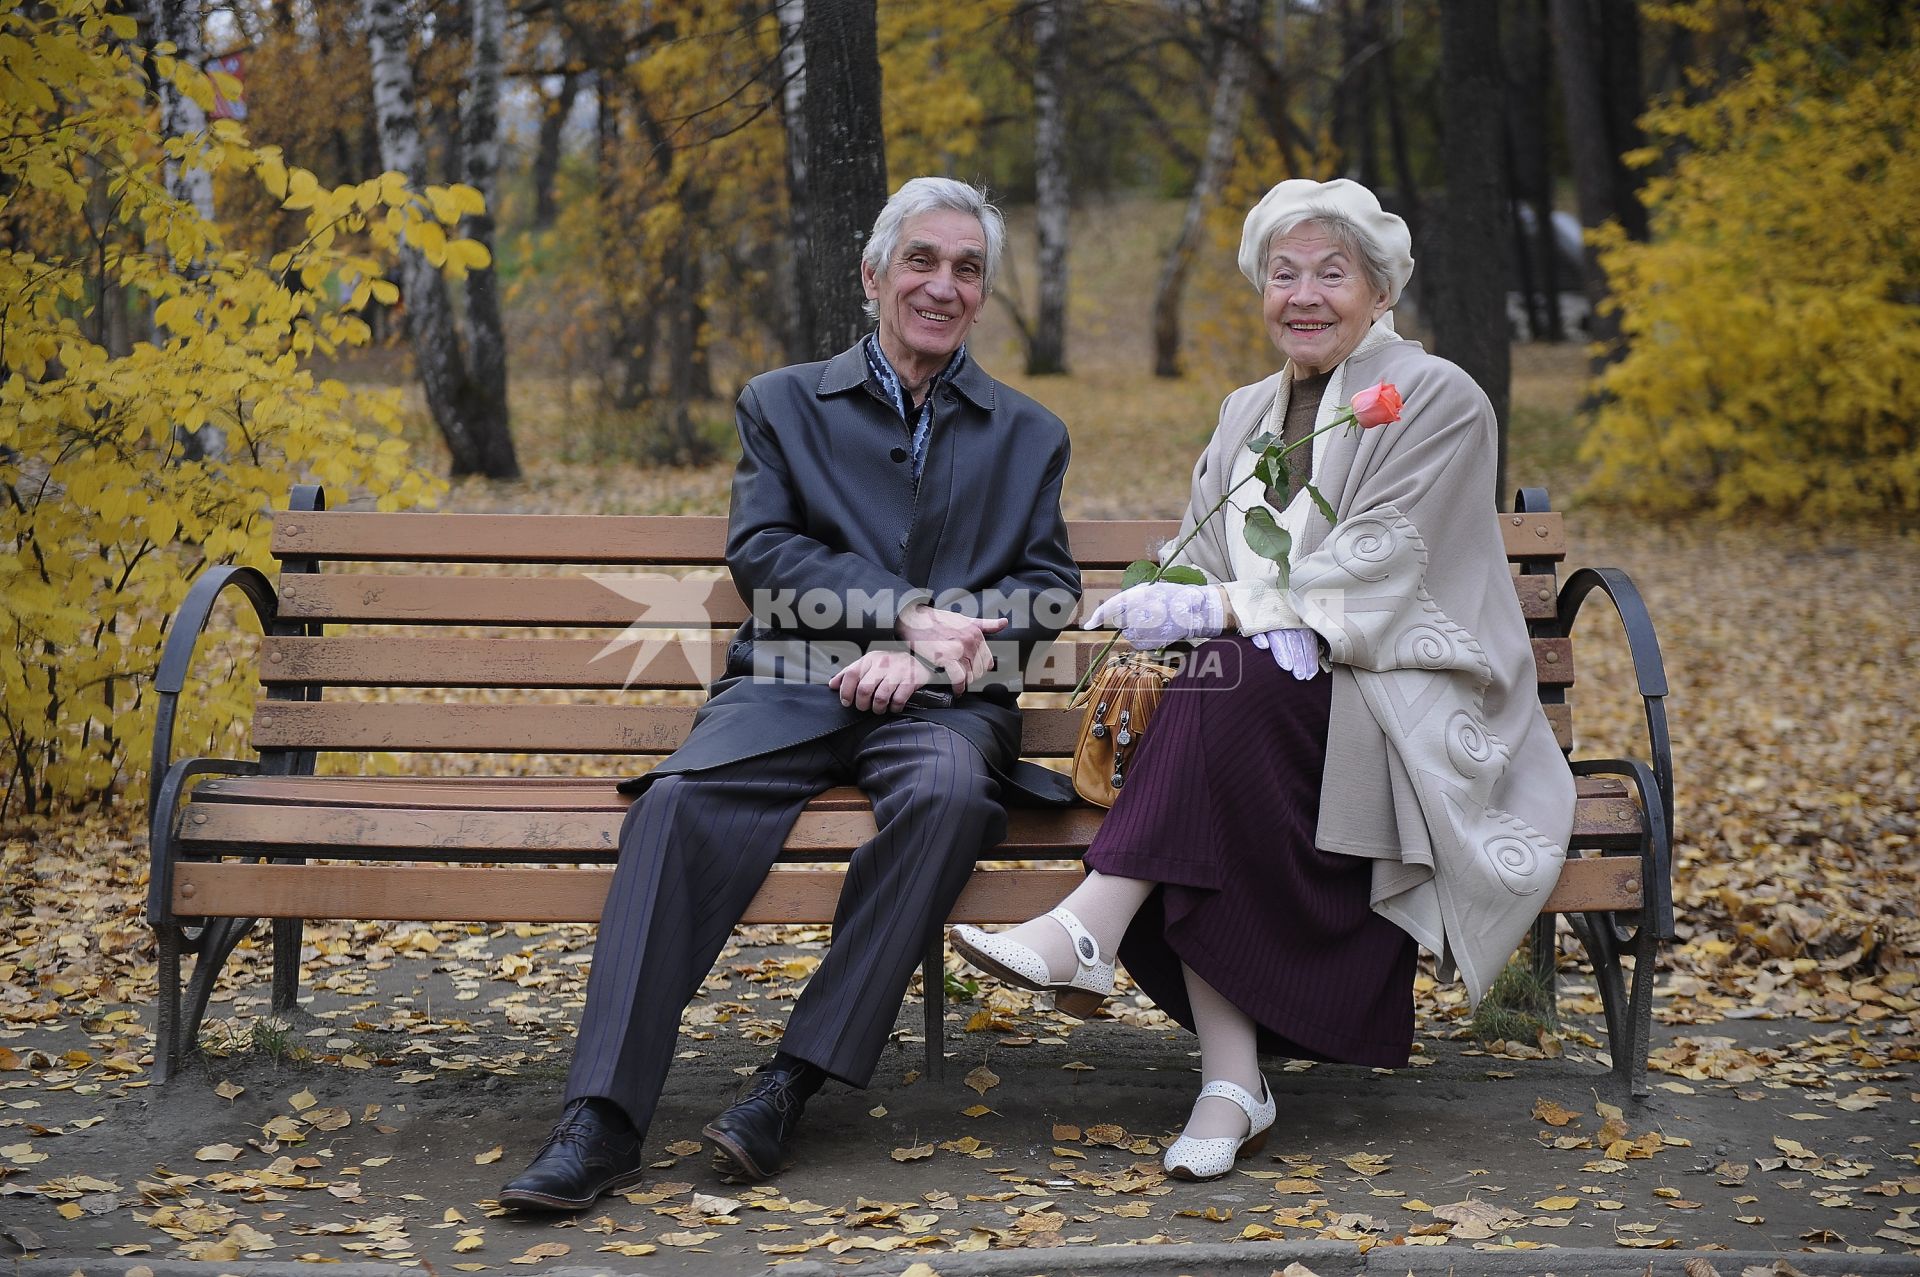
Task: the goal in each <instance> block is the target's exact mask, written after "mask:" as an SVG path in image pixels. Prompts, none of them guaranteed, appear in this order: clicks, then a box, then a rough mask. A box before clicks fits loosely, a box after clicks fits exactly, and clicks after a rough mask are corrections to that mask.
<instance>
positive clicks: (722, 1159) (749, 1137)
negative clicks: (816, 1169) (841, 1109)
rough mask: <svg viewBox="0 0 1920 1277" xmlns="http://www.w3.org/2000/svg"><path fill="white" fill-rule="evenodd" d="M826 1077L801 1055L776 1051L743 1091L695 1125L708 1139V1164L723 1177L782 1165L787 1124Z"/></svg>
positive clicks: (774, 1170)
mask: <svg viewBox="0 0 1920 1277" xmlns="http://www.w3.org/2000/svg"><path fill="white" fill-rule="evenodd" d="M826 1078H827V1075H826V1074H825V1073H823V1072H821V1071H820V1069H819V1068H818V1067H816V1066H815V1065H812V1064H808V1063H807V1062H806V1061H805V1060H795V1059H792V1058H791V1057H786V1056H776V1057H775V1058H774V1061H773V1063H771V1064H769V1065H767V1066H766V1067H765V1068H763V1069H761V1070H760V1071H759V1072H758V1073H756V1074H754V1075H753V1085H752V1086H751V1087H749V1088H747V1093H746V1094H745V1095H743V1096H741V1097H740V1098H739V1099H737V1100H735V1101H734V1102H733V1106H732V1107H731V1108H729V1109H728V1110H727V1111H726V1112H724V1113H722V1114H721V1115H720V1116H719V1117H716V1118H714V1119H713V1120H712V1121H711V1122H709V1123H707V1124H706V1126H705V1127H703V1128H702V1129H701V1131H700V1133H701V1134H702V1135H704V1136H706V1137H707V1138H708V1139H710V1140H712V1141H713V1143H714V1153H713V1168H714V1169H715V1170H717V1171H719V1172H720V1174H721V1175H723V1176H725V1177H726V1178H728V1179H749V1180H766V1179H772V1178H773V1177H774V1176H775V1175H778V1174H779V1173H780V1171H781V1168H782V1167H784V1166H785V1165H786V1161H787V1143H788V1141H790V1140H791V1139H792V1138H793V1128H794V1127H796V1126H798V1125H799V1124H800V1114H801V1113H802V1112H803V1111H805V1109H806V1107H807V1101H808V1100H809V1099H811V1098H812V1097H813V1093H814V1092H815V1091H817V1090H819V1089H820V1084H821V1083H822V1082H824V1081H826Z"/></svg>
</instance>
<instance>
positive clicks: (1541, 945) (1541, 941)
mask: <svg viewBox="0 0 1920 1277" xmlns="http://www.w3.org/2000/svg"><path fill="white" fill-rule="evenodd" d="M1559 917H1560V916H1559V915H1558V914H1552V913H1543V914H1541V915H1540V916H1539V917H1538V918H1535V919H1534V920H1533V938H1532V940H1530V941H1529V942H1528V949H1527V953H1528V957H1529V958H1530V959H1531V960H1532V965H1533V978H1534V979H1536V980H1538V981H1539V982H1540V986H1541V988H1542V989H1544V990H1545V991H1546V995H1547V1015H1548V1017H1549V1018H1550V1019H1552V1020H1554V1021H1555V1022H1558V1021H1559V1019H1560V984H1559V958H1560V952H1559V949H1560V942H1559V933H1558V929H1557V926H1556V924H1557V923H1558V921H1559Z"/></svg>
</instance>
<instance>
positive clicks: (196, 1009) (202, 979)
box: [176, 918, 256, 1064]
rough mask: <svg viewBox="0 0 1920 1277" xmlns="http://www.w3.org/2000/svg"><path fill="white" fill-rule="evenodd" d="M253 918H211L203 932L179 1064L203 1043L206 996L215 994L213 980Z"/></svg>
mask: <svg viewBox="0 0 1920 1277" xmlns="http://www.w3.org/2000/svg"><path fill="white" fill-rule="evenodd" d="M255 921H256V920H255V919H253V918H209V919H208V920H207V923H206V928H205V930H203V931H202V932H201V934H200V956H199V958H198V959H197V960H195V962H194V964H193V980H192V982H191V983H190V984H188V986H187V1004H186V1008H185V1014H184V1016H183V1017H182V1018H181V1020H180V1027H181V1030H182V1031H181V1033H180V1035H179V1044H180V1045H179V1048H178V1052H177V1061H176V1062H177V1063H181V1064H184V1063H185V1062H186V1057H187V1053H188V1052H189V1051H192V1050H193V1049H195V1048H196V1047H197V1046H198V1045H199V1043H200V1021H201V1020H203V1019H204V1018H206V1014H207V999H208V998H210V997H212V996H213V982H214V981H215V980H217V979H219V978H220V968H222V967H224V966H226V965H227V955H229V954H231V953H232V952H233V946H235V945H237V944H239V943H240V941H241V940H242V939H243V938H244V937H245V936H246V934H247V932H248V931H250V930H251V929H252V928H253V924H254V922H255Z"/></svg>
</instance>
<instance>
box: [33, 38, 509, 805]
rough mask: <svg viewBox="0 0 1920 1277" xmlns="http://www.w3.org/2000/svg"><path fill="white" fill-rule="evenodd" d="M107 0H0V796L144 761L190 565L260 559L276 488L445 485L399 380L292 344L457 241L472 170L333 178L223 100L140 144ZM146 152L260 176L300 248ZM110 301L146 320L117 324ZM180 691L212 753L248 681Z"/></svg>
mask: <svg viewBox="0 0 1920 1277" xmlns="http://www.w3.org/2000/svg"><path fill="white" fill-rule="evenodd" d="M119 8H120V6H117V5H114V4H111V3H109V0H49V2H48V3H43V4H36V5H31V6H5V7H4V8H0V64H4V66H5V67H6V74H5V75H0V727H4V729H5V732H6V742H5V747H4V750H5V755H4V761H3V762H0V807H5V808H10V809H15V810H18V809H25V810H46V809H49V808H53V807H57V806H60V805H63V804H71V803H76V802H81V801H87V800H90V799H97V800H100V801H105V800H106V798H107V797H108V796H109V795H111V794H112V793H114V792H116V791H118V790H119V789H120V788H121V787H123V786H125V785H127V784H128V783H129V782H133V781H135V780H137V779H138V778H140V777H141V776H142V775H143V774H144V772H145V767H146V760H147V755H148V751H149V749H150V743H151V739H152V732H153V705H152V697H151V695H150V694H149V691H148V687H149V680H150V677H151V675H152V673H153V671H154V668H155V666H156V665H157V663H158V659H159V653H160V648H161V644H162V642H163V640H164V638H165V635H166V631H167V627H168V624H169V622H170V619H171V617H172V615H173V613H174V610H175V609H176V607H177V606H178V605H179V603H180V600H181V599H182V597H183V596H184V595H185V593H186V591H187V588H188V586H189V585H190V584H191V583H192V581H193V580H194V578H195V577H196V576H197V575H198V574H199V573H201V572H202V571H204V570H205V569H207V568H208V567H209V566H211V565H215V564H222V563H234V562H240V563H252V564H256V565H260V566H267V540H268V535H269V531H270V524H269V518H268V514H269V512H270V511H271V510H272V509H273V508H275V507H283V506H284V505H285V504H286V500H287V496H288V492H289V488H290V487H291V485H292V484H294V483H296V482H318V483H321V484H324V485H325V486H326V488H327V490H328V493H329V494H330V497H331V498H332V500H333V501H334V503H336V504H337V503H339V502H340V501H342V500H344V499H347V498H356V499H358V500H360V501H362V502H364V503H368V504H372V505H376V506H378V507H380V508H384V509H396V508H401V507H408V506H416V505H421V504H430V503H431V502H432V500H433V499H434V498H435V497H436V496H437V493H438V491H439V489H440V488H441V486H442V485H441V483H440V481H439V480H437V479H435V478H433V477H432V476H430V475H429V474H427V473H425V472H423V471H422V470H420V469H419V468H418V467H417V466H416V465H415V463H414V461H413V458H412V457H411V455H410V453H409V450H408V445H407V444H406V442H405V441H404V440H403V439H402V438H401V437H400V433H399V404H398V397H397V395H396V394H395V393H392V392H385V393H371V392H368V391H365V390H361V389H354V388H349V387H348V386H346V385H344V384H342V383H341V382H339V381H335V380H328V379H323V378H318V377H316V376H315V375H314V374H313V372H312V371H310V369H309V368H308V367H307V365H306V362H305V360H306V357H307V356H310V355H331V354H334V353H335V352H337V351H339V350H340V349H342V348H343V347H348V346H354V345H358V344H361V343H363V342H365V341H366V339H367V336H368V330H367V326H366V324H365V322H364V321H363V320H362V319H361V318H360V316H359V315H358V314H357V313H356V312H358V311H359V310H360V308H361V307H363V306H364V305H365V304H366V303H367V302H368V301H369V300H373V299H377V300H380V301H382V302H392V301H394V300H395V299H396V298H397V296H398V290H397V289H396V288H395V287H394V285H393V284H392V283H390V282H389V281H387V280H386V279H385V278H383V265H382V263H383V259H384V257H385V255H386V253H387V251H388V250H390V249H392V248H393V247H395V246H396V245H397V244H399V243H401V242H407V243H413V244H416V245H420V246H422V247H423V248H427V247H428V246H429V245H430V246H431V248H430V249H429V251H433V252H436V253H437V254H438V255H439V256H440V257H441V259H442V260H443V261H444V263H445V265H446V267H447V270H448V273H449V274H457V273H458V272H459V271H460V270H462V269H463V267H465V266H470V265H474V264H476V263H477V260H478V258H477V255H476V254H475V253H474V252H473V251H472V247H468V246H467V245H466V242H465V241H461V240H455V239H450V238H449V235H448V231H449V229H450V228H451V227H452V226H453V224H454V223H455V222H456V221H458V219H459V217H460V215H461V213H462V212H463V211H465V210H470V209H472V208H474V207H475V205H476V203H477V201H478V200H479V193H478V192H477V191H474V190H471V189H469V188H463V187H453V188H444V189H431V190H427V191H420V192H415V191H411V190H409V189H408V187H407V184H406V181H405V179H404V178H402V177H401V176H400V175H399V174H396V173H387V174H382V175H380V176H378V177H375V178H373V179H371V180H369V181H366V182H361V183H349V184H347V185H343V186H339V187H336V188H328V187H325V186H322V185H321V184H320V183H319V182H318V181H317V180H316V179H315V178H314V176H313V174H312V173H310V172H307V171H306V170H304V169H300V168H296V167H291V166H288V165H287V164H286V163H285V162H284V161H283V159H282V158H281V156H280V153H279V152H278V151H277V150H276V149H275V148H272V147H264V146H256V145H254V144H252V143H250V142H249V141H248V139H247V137H246V134H245V132H244V130H243V129H242V128H241V127H240V126H239V125H238V124H236V123H234V122H233V121H230V120H220V121H215V122H213V124H212V125H211V126H210V127H209V128H208V129H207V130H206V132H205V133H203V134H201V135H198V136H194V137H188V138H181V139H174V140H170V141H165V142H164V143H163V142H162V140H161V139H160V138H158V137H156V136H155V135H154V132H153V120H154V115H153V112H152V111H151V109H150V103H151V101H152V86H151V85H150V84H149V82H148V79H147V74H146V72H145V70H144V69H143V67H142V55H143V50H142V49H141V48H140V46H139V45H138V44H137V43H135V40H136V36H137V30H136V26H135V23H134V20H133V19H132V18H131V17H127V16H124V15H122V14H120V13H119V12H117V10H118V9H119ZM167 53H168V51H167V50H166V49H164V48H163V49H162V50H161V51H160V53H159V55H158V56H156V57H155V58H154V59H153V64H154V69H155V73H156V74H157V75H160V76H163V77H166V78H167V79H168V80H170V81H171V82H172V83H173V84H174V85H176V86H178V88H179V90H180V91H181V92H182V93H184V94H187V95H189V96H190V97H192V98H194V99H196V100H197V101H199V102H200V103H201V105H202V106H203V107H204V108H209V109H210V108H211V106H212V102H213V97H212V87H211V84H210V83H209V81H208V78H207V76H206V75H205V74H204V73H202V72H201V71H199V70H198V69H196V68H193V67H190V66H188V65H186V64H185V63H183V62H180V61H177V60H176V59H174V58H172V57H170V56H167ZM168 161H171V162H173V163H175V164H178V165H181V166H184V167H186V168H189V169H193V168H198V169H204V170H210V171H212V172H213V173H214V174H216V176H217V177H218V178H219V183H220V185H221V187H222V188H225V189H231V188H232V187H233V186H234V184H236V183H249V182H250V183H255V184H257V185H258V187H259V188H261V189H263V190H264V191H265V192H266V193H267V195H268V196H270V197H271V202H272V203H275V204H277V205H279V206H281V207H284V208H287V209H291V210H298V211H300V212H301V213H302V214H303V215H304V228H305V229H304V236H303V238H302V240H301V242H299V243H298V244H297V245H296V246H295V247H293V248H291V249H288V250H286V251H283V252H280V253H278V254H276V255H275V256H273V257H272V258H271V259H270V260H268V261H261V260H258V259H257V258H256V257H254V256H252V255H250V254H249V253H247V252H245V251H242V250H240V249H237V248H234V247H232V246H231V242H230V237H229V236H228V234H227V232H226V231H225V230H224V229H223V227H222V226H220V225H219V224H218V223H217V222H213V221H209V220H208V219H207V218H205V217H203V216H202V215H201V214H200V213H199V212H197V211H196V210H195V209H194V207H193V206H192V205H191V204H189V203H187V202H184V201H182V200H179V199H176V198H174V197H173V196H172V195H170V194H169V193H168V189H167V186H166V182H165V164H166V163H167V162H168ZM473 247H477V246H473ZM116 307H118V308H123V309H121V311H120V315H121V316H122V317H124V316H125V315H127V314H128V313H135V314H138V315H140V316H142V317H144V318H145V319H149V320H150V321H151V333H152V336H151V339H150V340H128V339H127V338H126V337H125V336H124V335H122V336H120V337H118V338H116V336H115V331H116V326H115V323H114V322H112V321H111V319H110V314H109V312H110V310H111V309H112V308H116ZM125 327H126V326H125V325H122V326H121V328H120V331H121V332H122V333H123V334H124V331H125ZM203 427H213V428H215V429H214V431H213V432H209V435H216V432H217V435H216V437H217V438H218V439H219V440H220V442H219V444H218V446H216V447H214V448H213V449H211V450H209V451H208V454H207V455H206V456H205V457H204V458H200V459H196V458H195V457H193V456H192V455H191V453H192V452H193V451H196V450H193V449H188V448H187V447H186V444H187V441H188V435H187V434H186V433H185V432H192V431H199V430H201V428H203ZM202 437H203V438H206V437H208V436H202ZM203 655H207V654H204V653H203ZM222 687H224V688H226V689H228V690H224V691H223V690H220V689H221V688H222ZM189 693H190V694H189V695H188V696H186V697H185V698H183V702H182V706H181V711H182V718H181V722H180V725H179V729H178V734H177V739H178V740H179V741H180V742H181V748H183V749H186V750H204V749H205V748H206V747H207V746H208V745H209V743H210V742H223V743H224V744H225V745H226V746H228V747H229V748H226V749H222V750H221V751H220V752H231V747H232V746H233V745H235V744H236V742H234V741H232V740H231V739H230V738H231V736H232V735H233V734H234V733H235V725H236V724H237V723H240V722H242V721H244V719H245V717H246V714H247V710H248V705H247V701H248V700H249V699H250V696H251V693H250V691H249V690H248V689H245V688H244V687H242V686H241V685H240V684H239V683H238V682H237V681H235V680H216V681H215V684H214V686H212V687H208V688H204V689H203V688H200V687H198V686H197V685H190V688H189Z"/></svg>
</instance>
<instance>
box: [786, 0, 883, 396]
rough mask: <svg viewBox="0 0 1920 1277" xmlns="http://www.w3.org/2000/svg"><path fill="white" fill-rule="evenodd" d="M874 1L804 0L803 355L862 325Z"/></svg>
mask: <svg viewBox="0 0 1920 1277" xmlns="http://www.w3.org/2000/svg"><path fill="white" fill-rule="evenodd" d="M875 21H876V18H875V10H874V0H808V3H807V5H806V12H805V13H804V15H803V16H802V18H801V23H800V33H801V37H802V41H803V43H804V45H805V51H806V69H807V89H806V95H805V97H804V99H803V100H802V102H801V117H802V119H803V121H804V123H805V126H806V132H807V139H806V141H807V150H806V156H807V168H806V183H807V189H806V199H805V208H806V216H807V251H806V254H805V256H803V257H802V258H801V271H800V291H801V296H802V297H804V298H805V299H806V304H805V305H804V306H803V307H802V308H801V316H802V319H803V322H804V325H805V334H806V350H807V353H808V356H809V357H810V358H813V359H826V358H829V357H831V356H833V355H836V354H838V353H840V352H841V351H842V350H845V349H846V348H847V347H849V346H851V345H853V344H854V343H855V342H857V341H859V340H860V338H861V337H862V336H863V335H864V334H865V333H866V331H867V328H868V323H867V316H866V309H865V306H864V304H863V303H864V300H865V299H864V298H863V296H862V294H861V291H860V249H861V247H862V245H863V244H864V243H865V241H866V237H867V232H868V231H869V230H870V229H871V228H872V226H873V219H874V218H875V217H876V216H878V215H879V212H880V209H881V206H882V205H884V204H885V203H886V202H887V148H886V133H885V130H884V128H883V126H882V123H881V118H880V54H879V50H878V47H877V42H878V35H877V32H876V30H875Z"/></svg>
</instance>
